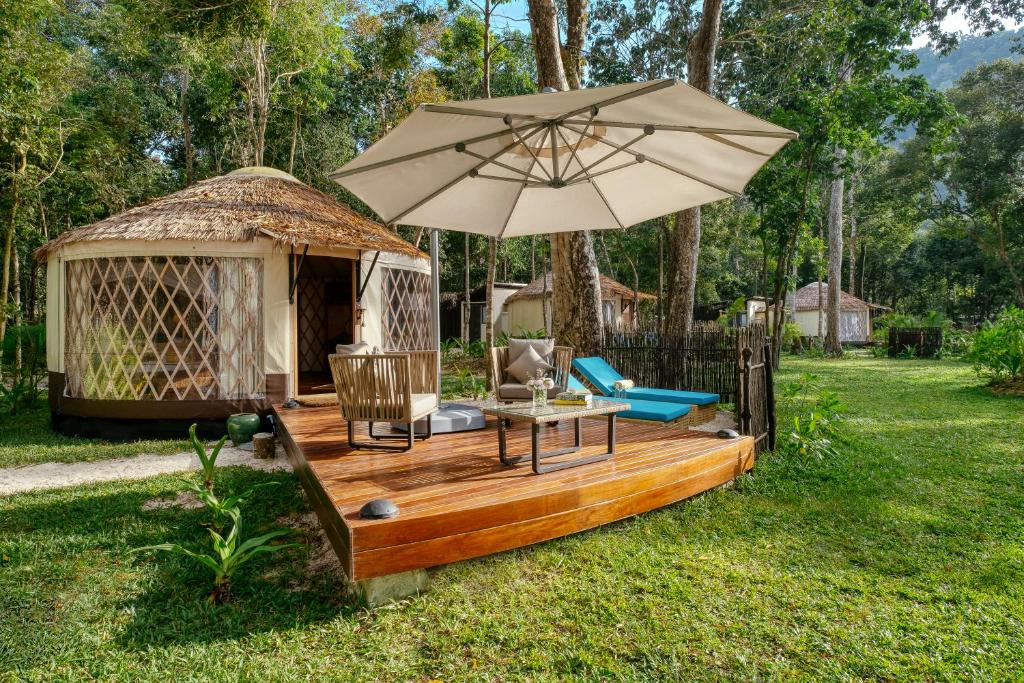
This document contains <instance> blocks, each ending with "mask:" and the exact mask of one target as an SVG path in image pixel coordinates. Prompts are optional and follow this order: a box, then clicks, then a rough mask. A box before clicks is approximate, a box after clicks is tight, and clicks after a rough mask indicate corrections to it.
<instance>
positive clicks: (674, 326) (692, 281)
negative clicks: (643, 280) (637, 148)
mask: <svg viewBox="0 0 1024 683" xmlns="http://www.w3.org/2000/svg"><path fill="white" fill-rule="evenodd" d="M721 18H722V0H704V4H703V9H702V10H701V17H700V25H699V26H698V27H697V31H696V32H695V33H694V34H693V36H691V38H690V43H689V45H688V46H687V49H686V71H687V80H688V82H689V84H690V85H691V86H693V87H694V88H697V89H698V90H702V91H704V92H706V93H710V92H711V88H712V85H713V83H714V74H715V53H716V51H717V49H718V34H719V24H720V23H721ZM671 237H672V239H671V240H670V242H669V259H670V263H671V265H670V266H669V273H670V280H669V288H670V289H671V290H672V293H671V296H670V297H669V302H668V303H669V307H668V315H667V316H666V321H665V330H666V332H668V333H669V334H678V335H688V334H689V333H690V330H691V329H692V327H693V308H694V300H695V296H696V290H697V261H698V259H699V258H700V207H699V206H695V207H693V208H692V209H686V210H685V211H680V212H679V213H677V214H676V228H675V231H674V233H673V234H672V236H671Z"/></svg>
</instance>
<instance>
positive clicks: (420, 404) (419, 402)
mask: <svg viewBox="0 0 1024 683" xmlns="http://www.w3.org/2000/svg"><path fill="white" fill-rule="evenodd" d="M435 410H437V394H413V395H412V419H414V420H418V419H420V418H421V417H423V416H425V415H429V414H430V413H432V412H434V411H435Z"/></svg>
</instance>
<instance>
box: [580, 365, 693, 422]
mask: <svg viewBox="0 0 1024 683" xmlns="http://www.w3.org/2000/svg"><path fill="white" fill-rule="evenodd" d="M569 388H570V389H576V390H583V389H586V388H587V387H586V386H585V385H584V384H583V382H581V381H579V380H578V379H576V378H575V377H573V376H572V375H569ZM615 400H616V401H622V402H623V403H628V404H629V410H625V411H623V412H621V413H616V415H617V416H618V417H620V418H625V419H627V420H647V421H650V422H676V421H678V420H680V419H682V418H685V417H687V416H688V415H689V414H690V411H691V410H692V407H691V406H689V405H687V404H685V403H667V402H664V401H644V400H641V399H635V398H616V399H615Z"/></svg>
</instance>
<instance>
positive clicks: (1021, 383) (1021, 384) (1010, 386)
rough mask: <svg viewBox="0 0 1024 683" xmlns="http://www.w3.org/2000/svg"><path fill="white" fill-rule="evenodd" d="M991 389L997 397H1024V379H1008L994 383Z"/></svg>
mask: <svg viewBox="0 0 1024 683" xmlns="http://www.w3.org/2000/svg"><path fill="white" fill-rule="evenodd" d="M989 389H990V390H991V391H992V393H993V394H995V395H997V396H1024V379H1008V380H1004V381H1002V382H994V383H992V384H990V385H989Z"/></svg>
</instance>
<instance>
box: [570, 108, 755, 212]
mask: <svg viewBox="0 0 1024 683" xmlns="http://www.w3.org/2000/svg"><path fill="white" fill-rule="evenodd" d="M566 128H568V129H569V130H572V131H576V132H577V133H579V132H580V131H579V130H577V129H575V128H573V127H572V126H568V125H567V126H566ZM587 137H590V138H593V139H594V140H597V141H598V142H600V143H602V144H605V145H608V146H609V147H614V145H612V143H610V142H608V141H607V140H605V139H604V138H599V137H597V136H596V135H588V136H587ZM644 159H645V160H646V161H649V162H651V163H652V164H655V165H657V166H661V167H662V168H664V169H666V170H668V171H672V172H673V173H678V174H679V175H681V176H685V177H687V178H689V179H690V180H694V181H696V182H698V183H700V184H702V185H707V186H708V187H713V188H715V189H716V190H718V191H720V192H725V193H727V194H730V195H732V196H733V197H739V196H740V193H739V192H735V191H733V190H730V189H728V188H726V187H723V186H721V185H719V184H717V183H713V182H711V181H710V180H705V179H703V178H698V177H697V176H695V175H693V174H692V173H687V172H686V171H684V170H682V169H679V168H676V167H675V166H671V165H669V164H666V163H665V162H664V161H658V160H657V159H653V158H651V157H649V156H647V155H644Z"/></svg>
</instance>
